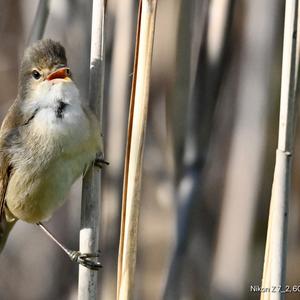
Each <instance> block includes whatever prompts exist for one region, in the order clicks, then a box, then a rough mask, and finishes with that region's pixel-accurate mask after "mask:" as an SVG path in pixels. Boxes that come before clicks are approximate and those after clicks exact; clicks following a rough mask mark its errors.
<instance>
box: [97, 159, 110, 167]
mask: <svg viewBox="0 0 300 300" xmlns="http://www.w3.org/2000/svg"><path fill="white" fill-rule="evenodd" d="M104 165H106V166H107V165H109V162H108V161H106V160H105V159H104V158H103V157H96V159H95V160H94V166H96V167H98V168H100V169H102V168H103V166H104Z"/></svg>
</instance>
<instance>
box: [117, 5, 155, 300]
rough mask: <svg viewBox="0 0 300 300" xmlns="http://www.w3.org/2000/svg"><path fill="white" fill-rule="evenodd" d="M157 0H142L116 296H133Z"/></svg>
mask: <svg viewBox="0 0 300 300" xmlns="http://www.w3.org/2000/svg"><path fill="white" fill-rule="evenodd" d="M156 5H157V0H141V1H140V5H139V15H138V23H137V34H136V49H135V60H134V72H133V81H132V90H131V99H130V110H129V120H128V134H127V145H126V157H125V169H124V183H123V199H122V220H121V233H120V245H119V261H118V286H117V299H118V300H121V299H122V300H129V299H133V290H134V276H135V264H136V249H137V231H138V219H139V211H140V186H141V176H142V159H143V148H144V140H145V130H146V121H147V111H148V95H149V83H150V69H151V61H152V50H153V37H154V28H155V15H156Z"/></svg>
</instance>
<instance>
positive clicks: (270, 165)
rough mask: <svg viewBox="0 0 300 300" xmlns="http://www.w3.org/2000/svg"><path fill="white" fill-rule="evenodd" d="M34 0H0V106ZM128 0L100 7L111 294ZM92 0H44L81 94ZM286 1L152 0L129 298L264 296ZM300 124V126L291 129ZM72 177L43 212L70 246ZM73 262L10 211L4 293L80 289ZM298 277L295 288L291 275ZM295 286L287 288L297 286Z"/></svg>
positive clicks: (74, 210) (37, 298)
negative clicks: (13, 220) (62, 198)
mask: <svg viewBox="0 0 300 300" xmlns="http://www.w3.org/2000/svg"><path fill="white" fill-rule="evenodd" d="M37 5H38V0H26V1H21V0H14V1H4V0H0V38H1V43H0V95H1V97H0V118H1V120H2V119H3V118H4V116H5V114H6V112H7V109H8V108H9V106H10V105H11V104H12V101H13V100H14V98H15V97H16V94H17V75H18V66H19V64H20V60H21V58H22V55H23V52H24V49H25V48H26V46H27V41H28V38H29V35H30V31H31V27H32V24H33V21H34V17H35V13H36V9H37ZM137 6H138V3H137V1H132V0H122V1H117V0H109V1H107V11H106V29H105V30H106V46H105V47H106V66H105V68H106V77H105V81H106V82H105V102H104V112H105V113H104V120H103V122H104V136H105V157H106V159H107V160H108V161H109V162H110V165H109V167H106V168H105V170H104V171H103V173H104V181H103V187H102V194H103V195H102V203H101V237H100V249H101V251H102V255H101V261H102V263H103V265H104V268H103V269H102V270H100V272H99V299H104V300H110V299H115V296H116V276H117V275H116V274H117V273H116V272H117V254H118V243H119V227H120V210H121V191H122V179H123V158H124V152H125V151H124V149H125V142H126V128H127V116H128V106H129V95H130V84H131V78H132V69H133V66H132V63H133V53H134V43H135V25H136V18H137ZM91 8H92V1H84V0H52V1H50V15H49V19H48V23H47V26H46V30H45V34H44V37H47V38H52V39H55V40H58V41H60V42H61V43H62V44H63V45H64V46H65V48H66V51H67V56H68V60H69V65H70V67H71V69H72V73H73V74H74V77H75V80H76V82H77V83H78V85H79V88H80V91H81V95H82V98H83V100H84V99H86V97H87V86H88V79H89V78H88V77H89V76H88V74H89V49H90V28H91ZM283 16H284V1H280V0H264V1H261V0H252V1H247V0H241V1H234V0H188V1H184V0H158V8H157V19H156V29H155V30H156V31H155V41H154V52H153V65H152V79H151V89H150V99H149V114H148V125H147V136H146V146H145V152H144V168H143V180H142V194H141V197H142V198H141V214H140V228H139V241H138V253H137V255H138V256H137V271H136V284H135V290H136V294H135V299H141V300H155V299H167V300H176V299H180V300H181V299H185V300H198V299H200V300H202V299H212V300H219V299H220V300H221V299H222V300H223V299H224V300H225V299H226V300H227V299H229V300H231V299H232V300H239V299H259V296H260V294H259V293H258V292H253V291H252V292H251V291H250V290H251V287H254V288H255V287H258V286H260V284H261V277H262V270H263V257H264V246H265V238H266V230H267V220H268V210H269V201H270V194H271V185H272V178H273V169H274V159H275V149H276V143H277V129H278V116H279V95H280V76H281V56H282V38H283V22H284V20H283ZM298 132H299V130H298ZM299 154H300V139H299V134H298V135H297V139H296V149H295V157H294V172H293V191H292V199H291V202H290V218H289V237H288V238H289V248H288V265H287V284H289V285H290V286H292V285H296V286H298V285H299V286H300V268H299V264H300V251H299V250H300V235H299V233H300V232H299V221H300V220H299V199H300V185H299V180H300V155H299ZM80 197H81V180H79V181H78V182H77V183H76V184H75V185H74V187H73V188H72V190H71V192H70V195H69V201H67V202H66V204H65V205H64V206H63V207H62V208H61V209H59V210H58V211H57V213H56V214H55V215H54V217H53V218H52V219H51V220H50V221H49V222H47V226H48V227H49V229H51V230H52V232H53V233H55V235H56V237H57V238H58V239H60V240H62V241H64V243H65V244H66V245H67V246H68V247H70V248H73V249H77V248H78V236H79V226H80ZM77 275H78V267H77V265H75V264H74V263H72V262H71V261H69V259H68V258H67V257H66V256H65V254H64V253H63V252H62V251H61V250H59V249H58V248H57V246H56V245H55V244H53V242H52V241H51V240H49V239H48V238H47V237H46V235H44V234H43V233H42V232H41V231H40V230H39V228H37V226H35V225H30V224H26V223H24V222H21V221H20V222H18V223H17V225H16V226H15V228H14V229H13V231H12V233H11V235H10V237H9V240H8V242H7V245H6V248H5V249H4V251H3V253H2V254H1V256H0V299H1V300H10V299H15V300H18V299H22V300H29V299H30V300H48V299H49V300H50V299H51V300H52V299H70V300H73V299H77ZM299 290H300V289H299ZM299 297H300V294H299V293H293V294H287V295H286V299H291V300H292V299H299Z"/></svg>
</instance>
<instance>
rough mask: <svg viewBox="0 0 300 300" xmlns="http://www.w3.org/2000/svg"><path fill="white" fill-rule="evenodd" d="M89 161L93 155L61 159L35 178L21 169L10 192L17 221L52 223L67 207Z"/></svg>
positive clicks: (15, 173)
mask: <svg viewBox="0 0 300 300" xmlns="http://www.w3.org/2000/svg"><path fill="white" fill-rule="evenodd" d="M89 161H91V154H90V155H88V153H82V154H81V155H78V156H77V157H73V158H72V159H65V158H60V159H57V160H56V161H55V162H52V163H51V164H50V166H49V167H48V168H46V169H44V170H41V171H40V172H36V173H35V174H32V173H31V172H30V171H29V170H26V168H19V169H18V170H16V171H15V172H14V174H13V175H12V177H11V179H10V182H9V185H8V188H7V193H6V203H7V206H8V209H9V210H10V211H11V213H12V214H13V215H14V216H15V217H16V218H18V219H20V220H23V221H26V222H29V223H37V222H40V221H43V220H47V219H49V218H50V217H51V215H52V214H53V212H54V211H55V210H56V209H57V208H58V207H60V206H61V205H62V204H63V203H64V200H65V197H66V194H67V193H68V191H69V190H70V188H71V186H72V184H73V183H74V181H75V180H76V179H77V178H78V177H79V176H80V175H81V173H82V171H83V169H84V167H85V165H86V164H87V163H88V162H89Z"/></svg>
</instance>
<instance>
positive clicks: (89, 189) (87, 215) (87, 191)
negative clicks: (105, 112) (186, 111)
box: [78, 0, 105, 300]
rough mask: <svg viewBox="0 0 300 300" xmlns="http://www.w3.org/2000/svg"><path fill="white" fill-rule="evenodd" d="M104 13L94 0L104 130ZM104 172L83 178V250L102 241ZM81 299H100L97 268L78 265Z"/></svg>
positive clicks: (94, 57)
mask: <svg viewBox="0 0 300 300" xmlns="http://www.w3.org/2000/svg"><path fill="white" fill-rule="evenodd" d="M104 14H105V1H104V0H94V1H93V12H92V36H91V56H90V82H89V105H90V107H91V109H92V110H93V111H94V113H95V114H96V116H97V117H98V119H99V123H100V129H101V131H102V106H103V91H104ZM100 175H101V173H100V170H99V169H97V168H95V167H90V168H89V170H88V171H87V173H86V174H85V176H84V178H83V184H82V202H81V228H80V252H81V253H95V252H97V251H98V249H99V248H98V247H99V246H98V244H99V231H100V230H99V223H100V222H99V214H100V201H99V197H100V189H101V176H100ZM78 299H79V300H95V299H97V271H93V270H90V269H88V268H86V267H83V266H79V280H78Z"/></svg>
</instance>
